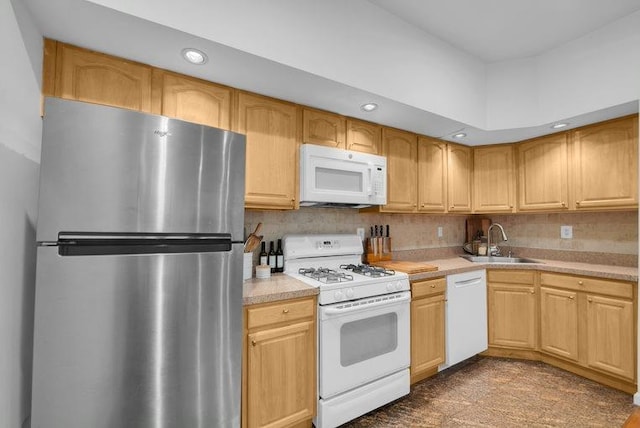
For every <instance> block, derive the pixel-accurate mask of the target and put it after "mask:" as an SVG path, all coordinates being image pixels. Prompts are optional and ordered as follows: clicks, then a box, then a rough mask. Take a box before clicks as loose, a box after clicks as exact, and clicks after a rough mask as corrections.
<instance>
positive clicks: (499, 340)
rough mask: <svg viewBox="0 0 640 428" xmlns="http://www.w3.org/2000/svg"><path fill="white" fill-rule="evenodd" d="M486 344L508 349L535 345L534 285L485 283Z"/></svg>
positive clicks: (528, 347) (526, 347)
mask: <svg viewBox="0 0 640 428" xmlns="http://www.w3.org/2000/svg"><path fill="white" fill-rule="evenodd" d="M488 296H489V345H491V346H505V347H510V348H522V349H535V347H536V328H535V327H536V295H535V288H534V287H533V285H531V286H528V287H527V286H522V285H508V284H489V285H488Z"/></svg>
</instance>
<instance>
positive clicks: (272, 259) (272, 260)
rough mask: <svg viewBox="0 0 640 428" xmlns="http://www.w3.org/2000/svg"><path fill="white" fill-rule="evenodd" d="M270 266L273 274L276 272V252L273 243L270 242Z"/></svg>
mask: <svg viewBox="0 0 640 428" xmlns="http://www.w3.org/2000/svg"><path fill="white" fill-rule="evenodd" d="M269 266H271V273H275V272H276V252H275V251H274V250H273V241H269Z"/></svg>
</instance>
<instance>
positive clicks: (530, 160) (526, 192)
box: [517, 133, 569, 211]
mask: <svg viewBox="0 0 640 428" xmlns="http://www.w3.org/2000/svg"><path fill="white" fill-rule="evenodd" d="M517 152H518V179H519V180H518V210H520V211H540V210H565V209H567V208H568V201H569V193H568V192H569V190H568V189H569V187H568V172H567V165H568V163H567V159H568V157H567V135H566V134H565V133H561V134H554V135H550V136H547V137H542V138H537V139H535V140H529V141H527V142H525V143H522V144H518V146H517Z"/></svg>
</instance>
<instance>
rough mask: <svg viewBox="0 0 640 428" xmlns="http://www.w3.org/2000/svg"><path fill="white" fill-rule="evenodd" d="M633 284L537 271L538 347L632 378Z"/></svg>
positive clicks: (633, 361)
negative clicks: (538, 295) (538, 282)
mask: <svg viewBox="0 0 640 428" xmlns="http://www.w3.org/2000/svg"><path fill="white" fill-rule="evenodd" d="M636 305H637V298H636V296H635V284H633V283H630V282H622V281H614V280H608V279H599V278H592V277H583V276H574V275H563V274H557V273H548V272H541V273H540V320H541V322H540V351H541V352H543V353H545V354H548V355H551V356H554V357H560V358H562V359H563V360H568V361H572V362H575V363H577V364H578V365H579V366H582V367H585V368H588V369H592V370H596V371H598V372H601V373H604V374H607V375H612V376H615V377H617V378H621V379H623V380H625V381H629V382H635V380H636V325H637V321H636V313H637V310H636Z"/></svg>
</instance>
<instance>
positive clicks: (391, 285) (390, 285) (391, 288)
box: [387, 282, 393, 291]
mask: <svg viewBox="0 0 640 428" xmlns="http://www.w3.org/2000/svg"><path fill="white" fill-rule="evenodd" d="M387 291H393V283H392V282H390V283H388V284H387Z"/></svg>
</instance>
